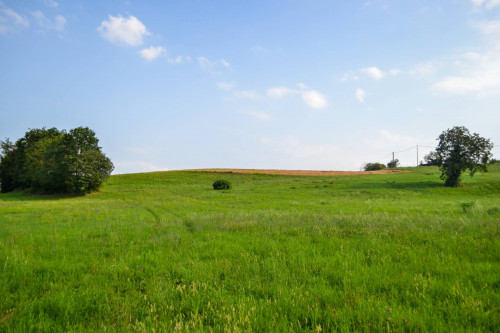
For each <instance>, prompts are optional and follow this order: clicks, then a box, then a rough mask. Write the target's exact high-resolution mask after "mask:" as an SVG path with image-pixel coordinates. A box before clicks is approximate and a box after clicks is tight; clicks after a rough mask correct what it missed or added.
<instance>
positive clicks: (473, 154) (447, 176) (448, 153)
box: [436, 126, 493, 187]
mask: <svg viewBox="0 0 500 333" xmlns="http://www.w3.org/2000/svg"><path fill="white" fill-rule="evenodd" d="M438 140H439V144H438V146H437V148H436V152H437V154H438V155H439V159H438V160H439V164H440V166H439V167H440V170H441V179H444V181H445V185H446V186H451V187H456V186H458V185H460V176H461V175H462V173H463V172H465V171H466V170H468V171H469V175H470V176H471V177H472V176H474V174H475V173H476V172H477V171H483V172H486V171H488V168H487V167H488V163H489V162H490V159H491V156H492V155H491V149H492V148H493V143H492V142H491V141H490V140H489V139H485V138H483V137H481V136H479V134H477V133H474V134H470V133H469V130H468V129H467V128H465V127H463V126H460V127H459V126H455V127H453V128H452V129H448V130H446V131H444V132H443V133H441V135H440V136H439V138H438Z"/></svg>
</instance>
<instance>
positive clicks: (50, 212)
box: [0, 164, 500, 332]
mask: <svg viewBox="0 0 500 333" xmlns="http://www.w3.org/2000/svg"><path fill="white" fill-rule="evenodd" d="M408 171H409V172H407V173H395V174H387V175H361V176H318V177H311V176H283V175H264V174H235V173H223V174H220V173H219V174H216V173H213V172H187V171H176V172H158V173H145V174H127V175H115V176H112V177H111V178H110V179H109V180H108V181H107V182H106V183H105V185H104V186H103V187H102V189H101V191H100V192H98V193H94V194H91V195H87V196H85V197H60V196H40V195H34V194H27V193H24V192H13V193H8V194H0V332H67V331H72V332H88V331H100V332H122V331H139V332H170V331H180V332H183V331H206V332H209V331H215V332H220V331H230V332H239V331H242V332H246V331H260V332H269V331H284V332H302V331H327V332H329V331H342V332H347V331H388V332H392V331H405V332H419V331H425V332H426V331H433V332H436V331H477V332H484V331H497V332H498V331H499V330H500V164H495V165H493V166H491V167H490V172H488V173H481V174H476V175H475V176H474V177H473V178H470V177H468V176H464V177H463V186H461V187H459V188H446V187H444V186H443V182H442V181H441V180H440V179H439V172H438V169H437V168H435V167H420V168H412V169H408ZM220 178H222V179H227V180H229V181H231V182H232V184H233V189H232V190H230V191H214V190H213V189H212V187H211V186H212V183H213V182H214V181H215V180H216V179H220Z"/></svg>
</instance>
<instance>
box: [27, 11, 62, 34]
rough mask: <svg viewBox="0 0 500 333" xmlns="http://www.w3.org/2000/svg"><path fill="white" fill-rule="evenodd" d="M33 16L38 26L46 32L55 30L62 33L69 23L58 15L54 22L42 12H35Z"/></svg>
mask: <svg viewBox="0 0 500 333" xmlns="http://www.w3.org/2000/svg"><path fill="white" fill-rule="evenodd" d="M31 15H32V16H33V18H34V19H35V22H36V23H37V24H38V26H39V27H40V28H41V29H42V30H44V31H49V30H55V31H59V32H61V31H63V30H64V28H65V26H66V23H67V20H66V18H64V16H62V15H57V16H56V17H54V20H51V19H49V18H48V17H47V16H45V14H44V13H43V12H42V11H40V10H37V11H34V12H33V13H31Z"/></svg>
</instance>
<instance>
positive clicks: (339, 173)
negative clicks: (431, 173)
mask: <svg viewBox="0 0 500 333" xmlns="http://www.w3.org/2000/svg"><path fill="white" fill-rule="evenodd" d="M185 171H194V172H221V173H224V172H226V173H227V172H231V173H249V174H252V173H263V174H267V175H287V176H356V175H377V174H387V173H400V172H408V171H407V170H397V169H389V170H387V169H386V170H377V171H315V170H275V169H193V170H185Z"/></svg>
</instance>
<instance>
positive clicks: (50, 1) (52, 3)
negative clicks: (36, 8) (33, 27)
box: [43, 0, 59, 8]
mask: <svg viewBox="0 0 500 333" xmlns="http://www.w3.org/2000/svg"><path fill="white" fill-rule="evenodd" d="M43 3H44V4H45V5H46V6H48V7H51V8H57V6H59V4H58V3H57V2H56V1H54V0H43Z"/></svg>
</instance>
